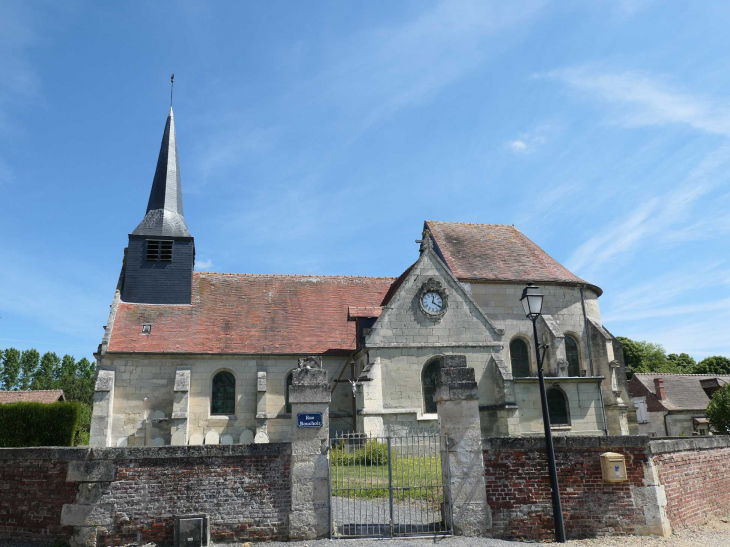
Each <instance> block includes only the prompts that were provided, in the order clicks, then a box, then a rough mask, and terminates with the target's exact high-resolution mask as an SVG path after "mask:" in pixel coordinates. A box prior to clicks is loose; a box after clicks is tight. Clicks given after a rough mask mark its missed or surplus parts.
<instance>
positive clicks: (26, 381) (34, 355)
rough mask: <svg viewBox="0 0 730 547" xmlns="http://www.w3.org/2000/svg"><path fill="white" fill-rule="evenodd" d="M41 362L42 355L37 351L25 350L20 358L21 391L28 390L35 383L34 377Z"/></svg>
mask: <svg viewBox="0 0 730 547" xmlns="http://www.w3.org/2000/svg"><path fill="white" fill-rule="evenodd" d="M40 360H41V354H40V353H38V351H37V350H35V349H26V350H23V354H22V355H21V356H20V368H21V371H22V376H21V378H20V389H22V390H26V389H29V388H30V385H31V384H32V383H33V377H34V376H35V373H36V371H37V370H38V363H39V362H40Z"/></svg>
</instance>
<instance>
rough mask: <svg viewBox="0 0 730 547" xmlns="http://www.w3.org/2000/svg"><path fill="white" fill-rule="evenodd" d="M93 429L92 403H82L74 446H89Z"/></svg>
mask: <svg viewBox="0 0 730 547" xmlns="http://www.w3.org/2000/svg"><path fill="white" fill-rule="evenodd" d="M90 430H91V405H86V404H84V403H80V412H79V424H78V426H76V435H75V437H74V446H87V445H88V444H89V431H90Z"/></svg>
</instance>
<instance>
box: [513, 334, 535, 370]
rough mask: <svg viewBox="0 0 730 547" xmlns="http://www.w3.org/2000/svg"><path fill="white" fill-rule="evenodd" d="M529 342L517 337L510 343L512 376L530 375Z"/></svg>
mask: <svg viewBox="0 0 730 547" xmlns="http://www.w3.org/2000/svg"><path fill="white" fill-rule="evenodd" d="M527 352H528V349H527V344H526V343H525V341H524V340H522V339H521V338H515V339H514V340H512V342H510V345H509V356H510V361H511V362H512V376H514V377H515V378H527V377H528V376H529V375H530V358H529V355H528V353H527Z"/></svg>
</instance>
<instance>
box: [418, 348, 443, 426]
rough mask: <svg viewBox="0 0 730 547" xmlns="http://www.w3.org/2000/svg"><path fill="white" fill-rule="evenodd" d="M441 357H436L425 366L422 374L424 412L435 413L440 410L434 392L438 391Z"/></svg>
mask: <svg viewBox="0 0 730 547" xmlns="http://www.w3.org/2000/svg"><path fill="white" fill-rule="evenodd" d="M440 363H441V359H434V360H433V361H430V362H429V363H426V366H425V367H423V373H422V374H421V386H422V388H423V413H424V414H435V413H436V412H437V411H438V410H437V408H436V401H434V400H433V395H434V392H435V391H436V373H437V372H438V370H439V364H440Z"/></svg>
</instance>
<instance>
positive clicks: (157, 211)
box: [121, 106, 195, 304]
mask: <svg viewBox="0 0 730 547" xmlns="http://www.w3.org/2000/svg"><path fill="white" fill-rule="evenodd" d="M176 141H177V139H176V138H175V118H174V117H173V115H172V106H170V114H169V115H168V116H167V124H165V133H164V134H163V135H162V145H161V146H160V155H159V157H158V158H157V169H155V178H154V179H153V180H152V190H151V191H150V199H149V201H148V202H147V214H146V215H145V217H144V219H142V222H140V223H139V226H137V228H135V230H134V232H132V233H131V234H129V245H128V246H127V253H126V257H125V260H124V277H123V282H122V291H121V292H122V294H121V297H122V300H123V301H124V302H136V303H140V304H190V299H191V295H192V281H193V269H194V267H195V241H194V240H193V237H192V236H191V235H190V232H188V227H187V225H186V224H185V217H184V216H183V205H182V188H181V186H180V167H179V166H178V162H177V142H176Z"/></svg>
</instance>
